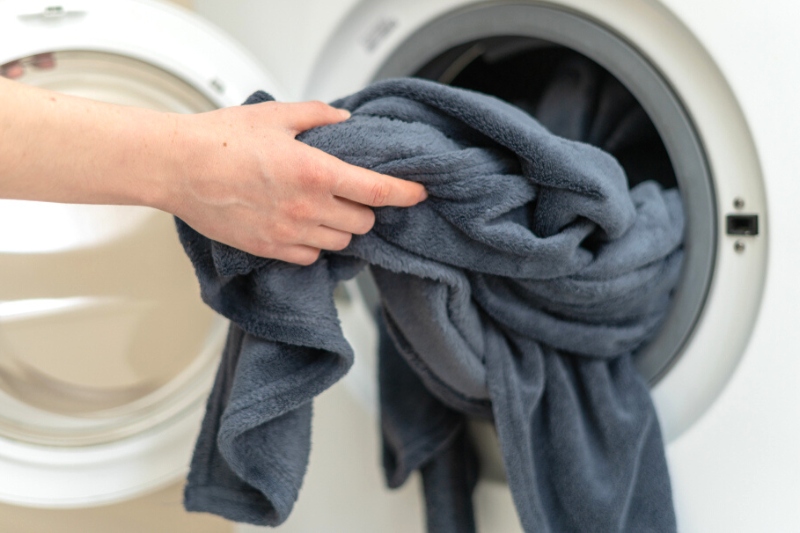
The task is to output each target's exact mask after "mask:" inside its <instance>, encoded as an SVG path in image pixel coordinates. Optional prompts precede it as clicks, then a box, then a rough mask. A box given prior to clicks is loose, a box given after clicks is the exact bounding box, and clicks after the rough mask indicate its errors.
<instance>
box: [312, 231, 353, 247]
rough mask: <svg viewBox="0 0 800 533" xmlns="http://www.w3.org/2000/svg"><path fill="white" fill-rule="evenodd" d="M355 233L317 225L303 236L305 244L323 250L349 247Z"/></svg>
mask: <svg viewBox="0 0 800 533" xmlns="http://www.w3.org/2000/svg"><path fill="white" fill-rule="evenodd" d="M352 238H353V235H352V234H350V233H347V232H346V231H339V230H336V229H333V228H328V227H325V226H317V227H316V228H313V229H312V230H311V231H309V232H308V233H307V234H306V235H305V237H304V238H303V241H304V242H303V244H304V245H306V246H310V247H312V248H320V249H322V250H332V251H337V252H338V251H339V250H344V249H345V248H347V245H348V244H350V239H352Z"/></svg>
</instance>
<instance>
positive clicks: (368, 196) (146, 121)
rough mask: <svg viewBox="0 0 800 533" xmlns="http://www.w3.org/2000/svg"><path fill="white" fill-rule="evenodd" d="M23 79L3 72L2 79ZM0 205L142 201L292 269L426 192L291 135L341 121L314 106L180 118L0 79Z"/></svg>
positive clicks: (8, 68) (268, 106) (17, 70)
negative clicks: (383, 210)
mask: <svg viewBox="0 0 800 533" xmlns="http://www.w3.org/2000/svg"><path fill="white" fill-rule="evenodd" d="M20 74H22V70H21V66H17V65H13V64H12V65H4V66H2V67H0V75H5V76H6V77H7V78H11V77H18V76H19V75H20ZM0 102H1V104H0V198H6V199H19V200H39V201H47V202H63V203H82V204H113V205H143V206H149V207H154V208H156V209H160V210H162V211H166V212H168V213H172V214H174V215H176V216H178V217H180V218H181V219H182V220H184V221H185V222H187V223H188V224H189V225H190V226H192V227H193V228H194V229H196V230H197V231H199V232H200V233H202V234H204V235H206V236H207V237H209V238H212V239H214V240H217V241H220V242H223V243H225V244H228V245H230V246H233V247H235V248H239V249H242V250H245V251H247V252H250V253H252V254H255V255H258V256H262V257H270V258H274V259H280V260H283V261H288V262H291V263H297V264H300V265H308V264H311V263H313V262H314V261H316V260H317V258H318V257H319V254H320V251H321V250H342V249H344V248H345V247H346V246H347V245H348V244H349V243H350V240H351V238H352V236H353V234H358V235H360V234H364V233H367V232H368V231H369V230H370V229H371V228H372V226H373V224H374V223H375V215H374V213H373V211H372V209H371V207H380V206H398V207H410V206H412V205H415V204H417V203H418V202H421V201H423V200H424V199H425V198H426V197H427V194H426V192H425V189H424V188H423V187H422V186H421V185H419V184H417V183H413V182H409V181H404V180H400V179H397V178H392V177H389V176H385V175H382V174H378V173H375V172H372V171H369V170H366V169H363V168H359V167H356V166H352V165H349V164H347V163H344V162H342V161H340V160H338V159H336V158H335V157H333V156H330V155H328V154H326V153H324V152H322V151H320V150H317V149H316V148H312V147H309V146H307V145H305V144H303V143H301V142H300V141H297V140H296V139H295V136H297V135H298V134H299V133H300V132H302V131H305V130H307V129H310V128H314V127H317V126H324V125H328V124H335V123H337V122H341V121H343V120H346V119H347V118H348V116H349V114H348V113H347V112H346V111H342V110H338V109H335V108H333V107H330V106H328V105H326V104H323V103H321V102H301V103H277V102H267V103H262V104H257V105H252V106H241V107H231V108H226V109H220V110H216V111H211V112H208V113H200V114H196V115H180V114H174V113H163V112H157V111H151V110H147V109H139V108H135V107H125V106H117V105H111V104H105V103H100V102H95V101H92V100H86V99H82V98H77V97H72V96H66V95H63V94H60V93H55V92H51V91H47V90H44V89H39V88H34V87H29V86H26V85H24V84H22V83H19V82H16V81H12V80H11V79H6V78H3V77H2V76H0Z"/></svg>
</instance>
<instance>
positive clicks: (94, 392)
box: [0, 0, 312, 533]
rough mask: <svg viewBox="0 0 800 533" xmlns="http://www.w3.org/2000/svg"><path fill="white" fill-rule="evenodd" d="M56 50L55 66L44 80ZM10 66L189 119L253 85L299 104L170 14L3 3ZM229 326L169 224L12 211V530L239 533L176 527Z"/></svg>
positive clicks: (297, 46) (6, 464)
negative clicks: (43, 64)
mask: <svg viewBox="0 0 800 533" xmlns="http://www.w3.org/2000/svg"><path fill="white" fill-rule="evenodd" d="M185 3H187V2H185ZM291 9H292V8H291V6H284V8H283V13H282V15H281V17H285V18H292V17H291V14H290V12H291ZM273 25H274V26H275V27H276V28H277V27H281V19H280V17H279V18H278V19H277V20H275V21H274V23H273ZM263 27H266V28H269V25H268V24H266V25H263ZM282 46H283V48H282V50H283V51H284V52H287V51H291V50H298V51H299V50H301V49H302V47H303V43H301V42H298V43H292V41H291V40H290V39H286V40H284V42H283V43H282ZM287 53H288V52H287ZM42 54H45V56H44V57H46V58H47V59H48V61H47V62H48V63H54V66H51V67H50V68H37V66H36V65H37V64H40V63H39V62H38V61H37V58H41V57H43V56H42ZM298 54H299V52H298ZM302 57H309V58H311V57H312V55H311V54H310V53H306V54H305V56H302V55H298V56H297V57H295V58H292V57H291V56H288V57H286V59H285V60H284V61H285V62H287V61H288V62H290V63H291V64H292V65H293V66H295V67H297V66H298V65H299V64H300V62H301V59H302ZM11 61H21V63H22V64H23V65H24V67H25V74H24V75H23V76H22V77H21V78H20V81H21V82H23V83H28V84H31V85H36V86H40V87H45V88H48V89H52V90H56V91H61V92H64V93H68V94H73V95H79V96H84V97H88V98H94V99H98V100H103V101H108V102H113V103H118V104H125V105H135V106H141V107H149V108H153V109H158V110H162V111H170V112H177V113H198V112H203V111H208V110H212V109H216V108H219V107H225V106H232V105H238V104H240V103H241V102H242V101H243V100H244V99H245V98H246V97H247V96H248V95H249V94H250V93H252V92H253V91H255V90H256V89H264V90H268V91H270V92H271V93H273V94H274V95H275V96H276V97H277V98H279V99H281V100H291V99H294V98H296V95H295V94H293V93H292V91H291V90H285V89H283V88H282V87H281V84H280V82H279V80H278V79H277V78H278V77H277V76H276V75H275V74H274V73H273V72H272V71H271V69H270V66H269V65H265V64H263V63H261V62H260V61H259V60H258V59H256V58H255V57H254V56H252V55H251V54H250V53H248V52H247V51H246V50H245V49H244V48H243V47H242V46H241V45H239V44H238V43H236V42H234V41H233V39H231V38H230V37H229V36H227V35H226V34H225V33H224V32H222V31H221V30H219V29H217V28H216V27H214V26H212V25H211V24H210V23H208V22H206V21H205V20H204V19H202V18H201V17H199V16H197V15H195V14H193V13H191V12H190V11H188V10H186V9H185V8H183V7H179V6H176V5H174V4H169V3H165V2H153V1H148V0H141V1H140V0H115V1H103V0H74V1H67V2H64V3H58V2H37V1H31V0H0V65H2V64H5V63H8V62H11ZM279 63H280V61H278V60H275V61H273V66H275V69H276V71H280V70H281V68H282V67H281V65H280V64H279ZM307 63H310V60H309V61H307ZM284 70H286V69H285V68H284ZM226 327H227V325H226V322H225V321H224V320H223V319H221V318H220V317H219V316H217V315H215V314H214V313H213V312H211V311H210V310H209V309H208V308H207V307H206V306H205V305H204V304H203V303H202V302H201V300H200V297H199V289H198V286H197V281H196V278H195V276H194V272H193V269H192V267H191V264H190V262H189V261H188V259H187V258H186V257H185V254H184V252H183V249H182V247H181V245H180V243H179V242H178V239H177V235H176V232H175V228H174V223H173V220H172V217H171V216H170V215H168V214H166V213H163V212H159V211H156V210H153V209H149V208H143V207H130V206H124V207H120V206H96V205H89V206H87V205H60V204H52V203H38V202H24V201H9V200H4V201H0V472H2V475H1V476H0V502H2V503H0V530H2V531H9V532H13V533H19V532H25V533H27V532H33V531H36V532H45V531H60V532H63V531H120V532H122V531H125V532H127V531H148V532H159V531H192V532H201V531H202V532H209V533H210V532H212V531H213V532H215V533H216V532H222V531H225V532H230V531H232V530H233V528H234V525H233V524H230V523H225V522H224V521H223V520H222V519H217V520H216V521H214V520H212V519H207V520H206V519H199V518H197V517H198V516H200V515H193V516H192V518H191V519H190V518H186V519H184V518H182V517H180V516H178V515H179V514H180V513H181V512H182V511H180V507H181V506H180V486H179V485H180V481H181V480H182V479H183V478H184V477H185V474H186V472H187V470H188V462H189V458H190V455H191V451H192V449H193V446H194V440H195V438H196V435H197V433H198V431H199V423H200V420H201V418H202V415H203V411H204V407H205V405H204V404H205V398H206V397H207V395H208V392H209V390H210V388H211V383H212V381H213V377H214V374H215V372H216V366H217V362H218V359H219V354H220V353H221V350H222V345H223V342H224V339H225V335H226ZM145 495H150V496H145ZM143 498H144V499H143ZM147 498H150V499H147ZM123 502H130V503H129V504H125V503H123ZM167 508H169V509H171V511H169V512H166V511H165V509H167ZM58 509H61V511H58ZM184 514H185V513H184Z"/></svg>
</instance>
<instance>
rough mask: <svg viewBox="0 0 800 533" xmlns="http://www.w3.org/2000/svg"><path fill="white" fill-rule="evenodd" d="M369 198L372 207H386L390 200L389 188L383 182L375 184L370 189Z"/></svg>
mask: <svg viewBox="0 0 800 533" xmlns="http://www.w3.org/2000/svg"><path fill="white" fill-rule="evenodd" d="M369 198H370V202H371V205H373V206H375V207H380V206H384V205H386V201H387V200H388V199H389V187H388V186H387V185H386V184H385V183H383V182H380V181H378V182H375V183H373V184H372V186H371V187H370V191H369Z"/></svg>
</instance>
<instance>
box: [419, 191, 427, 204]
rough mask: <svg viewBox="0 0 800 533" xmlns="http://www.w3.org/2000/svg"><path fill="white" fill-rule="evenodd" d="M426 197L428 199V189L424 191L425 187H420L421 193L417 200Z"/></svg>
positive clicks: (421, 200) (423, 199)
mask: <svg viewBox="0 0 800 533" xmlns="http://www.w3.org/2000/svg"><path fill="white" fill-rule="evenodd" d="M427 199H428V191H426V190H425V189H422V194H421V195H420V200H419V201H420V202H424V201H425V200H427Z"/></svg>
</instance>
